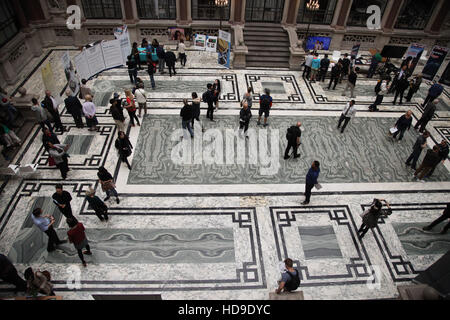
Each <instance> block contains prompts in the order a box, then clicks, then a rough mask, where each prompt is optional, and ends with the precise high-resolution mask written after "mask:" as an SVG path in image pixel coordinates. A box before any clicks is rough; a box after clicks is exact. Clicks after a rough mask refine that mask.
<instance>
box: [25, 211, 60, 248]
mask: <svg viewBox="0 0 450 320" xmlns="http://www.w3.org/2000/svg"><path fill="white" fill-rule="evenodd" d="M31 219H32V220H33V223H34V224H35V225H36V226H37V227H38V228H39V230H41V231H42V232H44V233H45V234H46V235H47V236H48V244H47V251H48V252H52V251H54V250H55V249H56V248H55V247H56V246H58V245H60V244H63V243H66V242H67V241H66V240H59V238H58V235H57V234H56V231H55V229H54V228H53V224H54V223H55V218H54V217H53V216H50V215H44V216H43V215H42V209H41V208H36V209H34V210H33V212H32V214H31Z"/></svg>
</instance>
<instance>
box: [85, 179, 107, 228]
mask: <svg viewBox="0 0 450 320" xmlns="http://www.w3.org/2000/svg"><path fill="white" fill-rule="evenodd" d="M86 200H87V202H88V203H89V206H90V207H91V208H92V210H94V211H95V214H96V215H97V217H98V218H99V219H100V221H102V222H103V221H108V220H109V217H108V207H107V206H106V204H105V203H104V202H103V201H102V200H100V198H99V197H97V196H96V195H95V190H94V189H92V188H91V187H89V189H88V190H87V191H86Z"/></svg>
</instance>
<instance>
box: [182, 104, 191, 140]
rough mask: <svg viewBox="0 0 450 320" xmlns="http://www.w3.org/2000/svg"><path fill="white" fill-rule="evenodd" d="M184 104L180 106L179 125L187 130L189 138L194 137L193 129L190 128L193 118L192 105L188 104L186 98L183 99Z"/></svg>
mask: <svg viewBox="0 0 450 320" xmlns="http://www.w3.org/2000/svg"><path fill="white" fill-rule="evenodd" d="M183 103H184V106H183V108H181V111H180V117H181V126H182V127H183V130H186V129H187V130H188V131H189V133H190V134H191V138H193V137H194V131H192V128H191V122H192V118H193V110H192V106H191V105H190V104H188V100H187V99H183Z"/></svg>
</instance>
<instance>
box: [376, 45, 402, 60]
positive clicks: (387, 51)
mask: <svg viewBox="0 0 450 320" xmlns="http://www.w3.org/2000/svg"><path fill="white" fill-rule="evenodd" d="M406 49H408V48H407V47H402V46H384V48H383V50H382V51H381V56H382V57H385V58H398V59H400V58H401V57H403V55H404V54H405V52H406Z"/></svg>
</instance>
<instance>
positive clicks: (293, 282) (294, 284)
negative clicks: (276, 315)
mask: <svg viewBox="0 0 450 320" xmlns="http://www.w3.org/2000/svg"><path fill="white" fill-rule="evenodd" d="M286 272H287V273H288V274H289V275H290V276H291V279H289V281H288V282H286V283H285V284H284V288H285V289H286V290H287V291H294V290H296V289H297V288H298V287H299V286H300V277H299V275H298V270H297V269H295V275H293V274H292V273H290V272H289V271H287V270H286Z"/></svg>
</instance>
